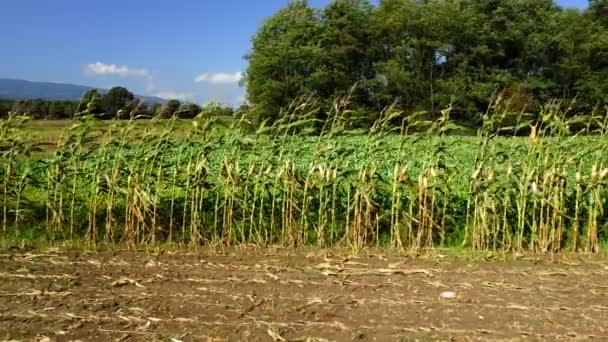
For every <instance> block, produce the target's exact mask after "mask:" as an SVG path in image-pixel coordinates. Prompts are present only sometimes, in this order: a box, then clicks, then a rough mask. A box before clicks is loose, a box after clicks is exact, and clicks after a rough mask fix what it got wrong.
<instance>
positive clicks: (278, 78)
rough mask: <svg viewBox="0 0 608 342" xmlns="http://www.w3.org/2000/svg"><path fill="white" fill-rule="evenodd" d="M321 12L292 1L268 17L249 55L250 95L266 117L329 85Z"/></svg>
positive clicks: (249, 97)
mask: <svg viewBox="0 0 608 342" xmlns="http://www.w3.org/2000/svg"><path fill="white" fill-rule="evenodd" d="M322 28H323V25H322V22H321V19H320V15H319V11H318V10H315V9H313V8H311V7H310V6H309V5H308V2H307V1H305V0H295V1H291V2H290V3H289V4H288V5H287V7H285V8H283V9H281V10H279V11H278V12H277V13H276V14H274V15H273V16H271V17H270V18H268V19H267V20H266V21H265V22H264V23H263V24H262V26H261V27H260V29H259V30H258V32H257V33H256V34H255V36H254V37H253V41H252V43H253V46H252V49H251V51H250V53H249V54H248V55H247V56H246V59H247V60H248V62H249V65H248V67H247V70H246V72H245V78H244V82H245V83H246V85H247V98H248V100H249V102H250V103H252V104H255V108H256V110H257V111H258V113H259V116H260V117H261V118H262V119H266V118H269V119H274V118H276V117H277V116H278V114H279V112H280V111H281V109H283V108H286V107H287V106H288V105H289V103H290V102H291V101H292V100H293V99H295V98H296V97H298V96H300V95H303V94H306V93H316V92H317V91H318V90H319V89H320V88H322V86H323V85H324V84H326V82H327V79H326V75H327V74H326V72H325V71H324V70H323V66H324V64H325V63H324V62H325V60H326V55H325V53H324V50H323V48H322V45H321V38H322V32H323V30H322Z"/></svg>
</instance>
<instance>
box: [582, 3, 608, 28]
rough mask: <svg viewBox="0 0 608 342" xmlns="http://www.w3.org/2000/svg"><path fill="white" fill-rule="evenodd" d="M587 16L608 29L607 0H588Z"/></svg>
mask: <svg viewBox="0 0 608 342" xmlns="http://www.w3.org/2000/svg"><path fill="white" fill-rule="evenodd" d="M587 13H588V14H589V16H590V17H591V18H592V19H593V20H595V21H597V22H598V23H600V24H601V25H604V28H607V29H608V0H589V7H588V9H587Z"/></svg>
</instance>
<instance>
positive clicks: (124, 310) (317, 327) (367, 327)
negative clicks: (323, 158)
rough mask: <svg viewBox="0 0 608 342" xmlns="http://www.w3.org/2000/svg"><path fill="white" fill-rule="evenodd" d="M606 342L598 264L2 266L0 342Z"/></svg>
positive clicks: (159, 259) (175, 260) (131, 257)
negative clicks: (34, 341) (418, 341)
mask: <svg viewBox="0 0 608 342" xmlns="http://www.w3.org/2000/svg"><path fill="white" fill-rule="evenodd" d="M590 338H596V339H598V340H604V339H608V266H606V262H605V261H604V260H600V259H582V258H577V259H564V258H561V259H560V260H553V261H552V260H549V259H530V260H521V261H508V262H502V261H480V260H476V261H470V262H469V261H466V260H464V259H452V258H448V257H443V258H442V257H434V258H425V259H422V260H419V259H407V258H398V257H384V256H378V255H367V256H364V257H354V256H353V257H337V256H331V255H330V256H327V255H321V256H319V254H316V255H312V254H310V255H305V254H303V255H293V254H291V255H287V254H284V253H281V252H276V251H275V252H272V253H268V254H264V253H261V252H257V253H253V252H247V251H239V252H235V253H224V254H222V255H218V254H211V253H196V254H186V253H175V254H170V253H165V254H161V255H150V254H143V253H142V254H127V253H122V252H121V253H100V254H94V255H85V254H82V253H79V252H71V253H64V252H58V251H53V250H51V251H47V252H44V253H23V252H14V253H11V252H4V253H3V254H2V255H1V256H0V340H3V339H4V340H36V341H70V340H71V341H74V340H81V341H387V340H391V341H392V340H396V341H399V340H403V341H405V340H407V341H409V340H457V341H472V340H522V339H523V340H558V339H561V340H575V339H579V340H588V339H590Z"/></svg>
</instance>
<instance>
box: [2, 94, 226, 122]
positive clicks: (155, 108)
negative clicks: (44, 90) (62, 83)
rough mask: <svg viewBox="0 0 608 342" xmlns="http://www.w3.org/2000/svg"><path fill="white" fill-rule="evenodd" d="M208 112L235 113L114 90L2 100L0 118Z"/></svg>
mask: <svg viewBox="0 0 608 342" xmlns="http://www.w3.org/2000/svg"><path fill="white" fill-rule="evenodd" d="M203 111H205V112H206V113H208V114H210V115H215V116H224V117H226V116H232V115H233V114H234V110H233V109H232V108H230V107H227V106H220V105H211V106H207V107H206V108H202V107H201V106H199V105H197V104H195V103H187V102H181V101H179V100H168V101H167V102H166V103H153V104H149V103H146V102H145V101H143V100H142V99H140V98H137V97H136V96H135V95H133V93H131V92H130V91H129V90H127V89H126V88H124V87H113V88H112V89H110V90H109V91H108V92H107V93H105V94H102V93H100V92H99V91H98V90H96V89H91V90H88V91H87V92H86V93H85V94H83V96H82V98H81V99H80V100H78V101H71V100H43V99H32V100H10V99H0V118H5V117H7V116H8V115H9V113H11V112H13V113H18V114H21V115H26V116H29V117H31V118H32V119H46V120H61V119H72V118H74V117H75V116H79V115H84V114H88V115H93V116H96V117H98V118H101V119H114V118H118V119H129V118H132V117H135V118H150V117H161V118H172V117H178V118H182V119H191V118H194V117H196V116H197V115H198V114H200V113H201V112H203Z"/></svg>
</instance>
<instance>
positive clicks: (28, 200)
mask: <svg viewBox="0 0 608 342" xmlns="http://www.w3.org/2000/svg"><path fill="white" fill-rule="evenodd" d="M394 119H395V118H394V117H392V116H391V114H390V113H387V115H386V117H385V118H384V119H382V118H381V119H380V120H379V121H378V122H377V123H376V124H375V125H374V126H373V127H372V128H371V129H370V130H369V131H368V132H363V131H352V130H345V129H343V126H342V125H341V122H342V121H341V119H340V117H339V116H337V117H334V118H333V119H332V121H331V122H332V123H331V125H329V126H327V127H326V126H323V127H321V128H319V127H318V126H315V125H311V124H310V123H311V121H310V120H309V119H308V118H307V117H304V118H299V119H294V120H291V119H289V120H284V121H280V122H279V123H277V124H274V125H272V126H261V127H257V128H253V127H252V126H251V125H249V124H248V123H247V122H246V121H245V120H241V121H233V122H231V123H228V124H224V125H219V124H218V123H216V122H214V120H212V119H209V118H199V119H197V120H194V121H172V120H168V121H153V122H125V121H118V122H105V123H104V122H97V121H94V120H83V121H76V122H55V123H51V122H34V123H32V122H29V123H23V122H21V120H20V119H19V118H12V119H11V120H5V121H2V122H0V150H1V151H0V153H1V155H0V203H1V204H2V206H1V207H0V210H1V211H0V221H1V223H2V227H1V229H2V232H1V239H0V270H1V271H0V312H1V313H0V339H4V340H38V341H49V340H117V341H126V340H129V341H130V340H133V341H173V342H177V341H200V340H207V341H244V340H247V341H266V340H268V341H311V342H312V341H353V340H357V341H381V340H402V341H409V340H455V341H472V340H480V341H481V340H529V339H532V340H550V341H554V340H588V339H598V340H602V339H607V338H608V326H606V323H605V322H606V318H607V315H608V308H607V307H606V305H605V304H603V303H604V302H605V301H603V299H604V298H606V296H607V295H608V291H607V289H608V283H606V279H607V277H606V276H607V275H608V269H607V268H606V266H605V258H606V250H607V248H606V246H607V241H608V213H606V211H605V208H606V205H607V204H608V203H607V201H608V193H607V190H608V189H607V187H608V169H607V168H606V167H607V166H608V154H606V153H605V151H606V150H607V149H606V148H607V147H608V146H607V145H608V138H606V134H605V132H604V131H603V130H599V131H598V130H595V129H594V130H591V129H587V130H586V131H583V132H581V134H572V132H571V131H570V132H567V131H568V130H566V129H565V128H564V126H563V123H564V121H561V119H560V118H559V117H557V118H554V119H552V120H551V121H547V122H546V123H545V124H544V125H540V126H537V127H536V128H532V129H531V132H530V134H529V135H528V136H526V137H518V138H513V137H501V136H499V135H498V134H496V133H500V134H501V135H504V131H503V130H500V129H496V128H493V127H485V128H484V129H482V130H480V132H479V134H477V135H476V136H457V135H452V134H451V131H450V129H451V128H452V127H451V126H450V122H449V121H447V120H443V121H442V120H439V121H437V122H433V123H430V124H429V123H425V124H424V125H425V128H424V130H423V131H422V132H421V130H420V129H419V127H417V126H416V127H412V128H415V129H413V130H412V131H409V129H410V128H411V127H410V126H415V124H416V123H412V122H407V123H406V124H404V125H402V126H400V127H398V128H396V129H395V128H394V127H395V126H394V125H393V122H390V121H394ZM590 126H591V125H589V126H588V127H590ZM594 126H598V124H597V123H596V124H594ZM606 127H608V126H606ZM566 128H568V127H566ZM44 140H46V143H43V141H44ZM49 247H50V248H49Z"/></svg>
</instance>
